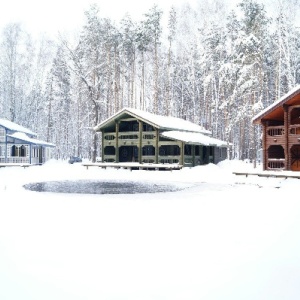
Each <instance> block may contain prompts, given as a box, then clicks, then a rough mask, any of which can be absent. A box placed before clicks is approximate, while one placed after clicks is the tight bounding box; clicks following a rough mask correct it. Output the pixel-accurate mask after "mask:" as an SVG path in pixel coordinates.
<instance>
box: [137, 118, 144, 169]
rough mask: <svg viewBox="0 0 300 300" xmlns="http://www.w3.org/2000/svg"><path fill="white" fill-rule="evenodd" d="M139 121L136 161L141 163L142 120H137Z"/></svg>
mask: <svg viewBox="0 0 300 300" xmlns="http://www.w3.org/2000/svg"><path fill="white" fill-rule="evenodd" d="M138 123H139V144H138V161H139V163H140V164H141V163H142V154H143V151H142V150H143V149H142V147H143V143H142V141H143V122H142V121H140V120H138Z"/></svg>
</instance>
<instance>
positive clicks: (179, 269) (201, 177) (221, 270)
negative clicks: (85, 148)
mask: <svg viewBox="0 0 300 300" xmlns="http://www.w3.org/2000/svg"><path fill="white" fill-rule="evenodd" d="M259 169H260V168H258V170H259ZM245 170H248V171H254V170H253V166H252V164H246V163H244V162H240V161H224V162H221V163H219V164H218V165H212V164H209V165H207V166H199V167H195V168H185V169H182V170H179V171H172V172H170V171H164V172H163V171H161V172H160V171H142V170H139V171H129V170H123V169H119V170H116V169H106V170H104V169H99V168H96V167H93V168H89V169H88V170H87V169H86V168H84V167H83V166H82V165H81V164H73V165H69V164H68V163H67V162H65V161H50V162H48V163H46V164H45V165H43V166H32V167H29V168H25V169H24V168H18V167H7V168H0V299H3V300H4V299H5V300H12V299H13V300H20V299H22V300H41V299H43V300H50V299H51V300H53V299H55V300H69V299H70V300H77V299H78V300H79V299H88V300H94V299H105V300H110V299H130V300H137V299H138V300H141V299H146V300H147V299H151V300H153V299H155V300H160V299H164V300H165V299H170V300H176V299H180V300H181V299H184V300H194V299H195V300H196V299H197V300H199V299H201V300H204V299H205V300H212V299H213V300H216V299H217V300H224V299H230V300H240V299H243V300H248V299H249V300H254V299H255V300H260V299H261V300H266V299H272V300H277V299H278V300H282V299H289V300H296V299H299V297H300V288H299V281H298V280H299V278H300V237H299V231H300V201H299V198H298V197H297V193H298V190H299V182H300V181H299V180H298V179H283V178H280V179H276V178H263V177H257V176H249V177H245V176H235V175H233V174H232V171H245ZM256 171H257V170H256ZM65 179H69V180H79V179H92V180H110V179H111V180H114V181H123V180H132V181H135V182H149V183H154V184H155V183H157V182H160V183H164V182H165V183H168V182H172V183H178V184H182V183H190V184H192V185H195V186H193V187H191V188H189V189H186V190H182V191H179V192H169V193H152V194H132V195H113V194H111V195H84V194H58V193H49V192H47V193H41V192H32V191H28V190H25V189H24V188H23V185H24V184H25V183H30V182H40V181H48V180H65Z"/></svg>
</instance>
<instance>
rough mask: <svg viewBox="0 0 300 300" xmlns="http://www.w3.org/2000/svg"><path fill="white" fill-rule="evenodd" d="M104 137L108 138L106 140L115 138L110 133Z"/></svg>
mask: <svg viewBox="0 0 300 300" xmlns="http://www.w3.org/2000/svg"><path fill="white" fill-rule="evenodd" d="M104 139H105V140H108V141H111V140H114V139H115V136H114V135H112V134H109V135H106V136H105V137H104Z"/></svg>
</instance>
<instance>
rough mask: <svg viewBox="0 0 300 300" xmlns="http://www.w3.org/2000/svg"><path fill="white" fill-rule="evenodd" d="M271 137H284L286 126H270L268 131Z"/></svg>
mask: <svg viewBox="0 0 300 300" xmlns="http://www.w3.org/2000/svg"><path fill="white" fill-rule="evenodd" d="M267 134H268V135H269V136H281V135H284V126H270V127H268V129H267Z"/></svg>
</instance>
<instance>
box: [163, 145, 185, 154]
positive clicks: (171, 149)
mask: <svg viewBox="0 0 300 300" xmlns="http://www.w3.org/2000/svg"><path fill="white" fill-rule="evenodd" d="M159 155H160V156H168V155H170V156H177V155H180V148H179V146H178V145H163V146H160V147H159Z"/></svg>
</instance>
